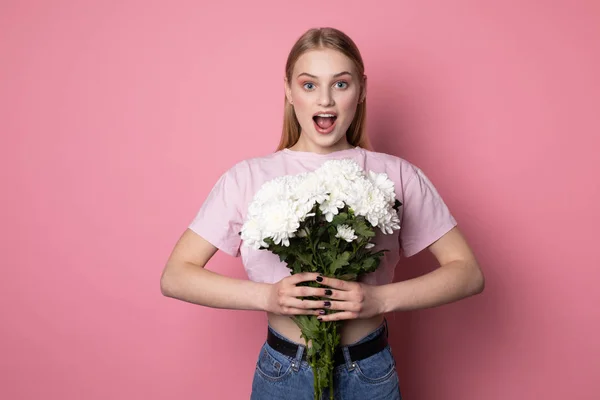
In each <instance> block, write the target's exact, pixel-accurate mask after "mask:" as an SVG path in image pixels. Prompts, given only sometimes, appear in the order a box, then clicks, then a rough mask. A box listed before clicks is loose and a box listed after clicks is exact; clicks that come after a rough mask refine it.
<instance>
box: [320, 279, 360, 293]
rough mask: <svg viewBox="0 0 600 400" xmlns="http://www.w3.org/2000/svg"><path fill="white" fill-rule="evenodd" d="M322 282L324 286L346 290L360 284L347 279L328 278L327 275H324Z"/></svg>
mask: <svg viewBox="0 0 600 400" xmlns="http://www.w3.org/2000/svg"><path fill="white" fill-rule="evenodd" d="M320 283H321V285H323V286H328V287H330V288H333V289H338V290H346V291H350V290H352V289H354V288H355V287H356V286H358V283H357V282H349V281H345V280H343V279H335V278H328V277H326V276H323V280H322V281H321V282H320Z"/></svg>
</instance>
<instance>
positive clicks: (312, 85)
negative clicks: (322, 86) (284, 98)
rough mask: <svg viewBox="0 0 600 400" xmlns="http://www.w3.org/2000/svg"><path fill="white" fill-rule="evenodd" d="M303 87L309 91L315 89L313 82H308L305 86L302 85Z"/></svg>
mask: <svg viewBox="0 0 600 400" xmlns="http://www.w3.org/2000/svg"><path fill="white" fill-rule="evenodd" d="M309 86H310V87H309ZM302 87H303V88H304V89H307V90H312V89H314V87H315V85H314V84H313V83H312V82H306V83H305V84H304V85H302Z"/></svg>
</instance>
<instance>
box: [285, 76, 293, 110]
mask: <svg viewBox="0 0 600 400" xmlns="http://www.w3.org/2000/svg"><path fill="white" fill-rule="evenodd" d="M283 83H284V90H285V97H286V98H287V101H288V103H290V104H294V103H293V102H292V88H291V87H290V83H289V82H288V80H287V78H286V77H284V78H283Z"/></svg>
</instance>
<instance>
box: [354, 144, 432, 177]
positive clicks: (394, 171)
mask: <svg viewBox="0 0 600 400" xmlns="http://www.w3.org/2000/svg"><path fill="white" fill-rule="evenodd" d="M361 150H362V152H363V153H364V154H365V158H367V159H368V160H370V161H373V162H377V163H380V164H382V166H384V167H385V170H386V171H387V173H388V175H390V176H391V177H396V178H398V179H399V180H400V181H401V182H403V183H404V184H406V182H408V181H410V180H411V179H412V178H414V177H415V176H416V175H417V174H418V173H420V171H421V170H420V169H419V167H417V166H416V165H415V164H413V163H412V162H410V161H408V160H407V159H405V158H402V157H399V156H396V155H393V154H389V153H383V152H378V151H373V150H368V149H361Z"/></svg>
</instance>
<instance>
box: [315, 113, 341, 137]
mask: <svg viewBox="0 0 600 400" xmlns="http://www.w3.org/2000/svg"><path fill="white" fill-rule="evenodd" d="M336 119H337V115H334V114H317V115H315V116H313V121H314V124H315V129H316V130H317V132H319V133H329V132H331V131H333V128H334V126H335V120H336Z"/></svg>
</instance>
